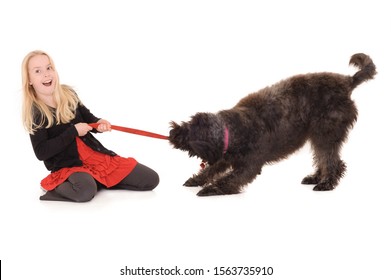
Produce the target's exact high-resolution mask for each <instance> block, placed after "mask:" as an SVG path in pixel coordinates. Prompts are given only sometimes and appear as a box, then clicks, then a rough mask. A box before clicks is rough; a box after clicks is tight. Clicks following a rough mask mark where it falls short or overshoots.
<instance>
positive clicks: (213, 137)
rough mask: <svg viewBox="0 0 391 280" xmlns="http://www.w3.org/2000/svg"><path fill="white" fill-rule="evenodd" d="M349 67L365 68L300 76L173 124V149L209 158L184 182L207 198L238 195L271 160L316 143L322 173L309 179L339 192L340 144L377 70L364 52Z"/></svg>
mask: <svg viewBox="0 0 391 280" xmlns="http://www.w3.org/2000/svg"><path fill="white" fill-rule="evenodd" d="M350 64H352V65H354V66H356V67H358V68H359V71H358V72H357V73H356V74H354V75H353V76H346V75H341V74H336V73H326V72H324V73H310V74H306V75H297V76H293V77H291V78H288V79H286V80H283V81H281V82H279V83H276V84H274V85H272V86H270V87H266V88H264V89H262V90H260V91H258V92H255V93H252V94H250V95H248V96H247V97H245V98H243V99H242V100H240V101H239V103H238V104H237V105H236V106H234V107H233V108H232V109H230V110H223V111H220V112H218V113H217V114H212V113H197V114H196V115H194V116H192V118H191V120H190V121H189V122H182V123H181V125H179V124H177V123H175V122H171V128H172V129H171V131H170V136H169V141H170V143H171V144H172V145H173V147H174V148H176V149H180V150H183V151H187V152H188V153H189V156H190V157H193V156H197V157H199V158H201V159H203V160H204V161H206V162H208V163H209V164H208V166H207V167H206V168H205V169H202V170H201V171H200V172H199V173H198V174H197V175H194V176H193V177H191V178H190V179H188V180H187V181H186V182H185V184H184V185H185V186H202V187H203V189H202V190H201V191H199V192H198V195H200V196H207V195H222V194H236V193H239V192H240V191H241V189H242V188H243V187H244V186H245V185H247V184H249V183H251V182H252V181H253V180H254V179H255V177H256V176H257V175H258V174H260V172H261V170H262V166H263V165H264V164H267V163H272V162H277V161H279V160H281V159H284V158H286V157H287V156H288V155H290V154H292V153H293V152H294V151H296V150H298V149H299V148H300V147H302V146H303V145H304V143H306V141H309V142H310V143H311V146H312V149H313V154H314V165H315V167H316V171H315V173H314V174H313V175H309V176H307V177H305V178H304V179H303V181H302V184H314V185H316V186H315V187H314V190H316V191H327V190H332V189H334V188H335V187H336V186H337V184H338V182H339V179H340V178H341V177H342V176H343V174H344V172H345V169H346V166H345V163H344V162H343V161H342V160H341V159H340V149H341V146H342V144H343V142H344V141H345V140H346V139H347V136H348V133H349V130H350V129H351V128H352V127H353V125H354V123H355V121H356V120H357V115H358V112H357V108H356V106H355V104H354V102H353V101H352V100H351V98H350V97H351V94H352V91H353V89H354V88H355V87H356V86H358V85H359V84H361V83H362V82H364V81H367V80H370V79H373V78H374V76H375V75H376V67H375V65H374V64H373V62H372V60H371V58H370V57H369V56H367V55H365V54H362V53H359V54H355V55H353V56H352V57H351V59H350ZM226 130H228V132H229V142H228V149H227V150H226V151H224V137H225V135H224V133H225V131H226ZM227 136H228V135H227Z"/></svg>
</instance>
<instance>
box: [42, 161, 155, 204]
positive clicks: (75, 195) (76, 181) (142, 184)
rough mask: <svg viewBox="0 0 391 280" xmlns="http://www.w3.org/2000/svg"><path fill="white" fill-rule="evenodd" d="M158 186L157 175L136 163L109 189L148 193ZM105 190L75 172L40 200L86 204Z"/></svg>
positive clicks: (83, 174) (88, 177) (102, 186)
mask: <svg viewBox="0 0 391 280" xmlns="http://www.w3.org/2000/svg"><path fill="white" fill-rule="evenodd" d="M158 184H159V175H158V174H157V173H156V172H155V171H154V170H152V169H151V168H149V167H147V166H145V165H142V164H141V163H138V164H137V165H136V167H135V168H134V169H133V170H132V172H131V173H130V174H129V175H128V176H126V177H125V178H124V179H123V180H122V181H121V182H119V183H118V184H117V185H115V186H113V187H111V188H110V189H124V190H133V191H150V190H153V189H154V188H155V187H156V186H157V185H158ZM101 188H105V186H104V185H102V184H101V183H99V182H97V181H96V180H95V179H94V178H93V177H92V176H91V175H90V174H88V173H85V172H76V173H73V174H72V175H70V176H69V178H68V179H67V180H66V181H65V182H64V183H62V184H60V185H59V186H57V187H56V188H55V189H54V190H52V191H48V192H46V194H44V195H43V196H41V197H40V199H41V200H54V201H73V202H87V201H90V200H91V199H93V198H94V196H95V195H96V193H97V192H98V190H99V189H101Z"/></svg>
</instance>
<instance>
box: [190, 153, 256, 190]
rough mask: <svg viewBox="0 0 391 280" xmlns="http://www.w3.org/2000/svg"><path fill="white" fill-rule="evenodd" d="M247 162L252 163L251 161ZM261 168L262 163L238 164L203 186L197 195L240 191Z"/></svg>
mask: <svg viewBox="0 0 391 280" xmlns="http://www.w3.org/2000/svg"><path fill="white" fill-rule="evenodd" d="M249 162H250V163H253V162H252V161H249ZM261 170H262V164H258V165H253V164H244V163H243V164H240V165H238V167H236V168H235V167H234V169H233V170H232V171H231V172H230V173H228V174H226V175H225V176H222V177H220V178H218V179H217V180H215V181H214V182H213V183H212V184H210V185H208V186H205V187H204V188H203V189H202V190H200V191H199V192H198V193H197V195H199V196H211V195H224V194H237V193H240V191H241V190H242V188H243V187H244V186H245V185H247V184H249V183H251V182H252V181H253V180H254V179H255V178H256V177H257V175H258V174H260V172H261Z"/></svg>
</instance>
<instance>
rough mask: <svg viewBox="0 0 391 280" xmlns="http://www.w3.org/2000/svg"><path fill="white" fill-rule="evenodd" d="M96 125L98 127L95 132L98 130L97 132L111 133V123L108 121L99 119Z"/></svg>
mask: <svg viewBox="0 0 391 280" xmlns="http://www.w3.org/2000/svg"><path fill="white" fill-rule="evenodd" d="M98 123H99V126H98V128H97V129H96V130H98V131H99V132H105V131H111V123H110V122H109V121H106V120H104V119H100V120H99V121H98Z"/></svg>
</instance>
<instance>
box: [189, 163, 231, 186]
mask: <svg viewBox="0 0 391 280" xmlns="http://www.w3.org/2000/svg"><path fill="white" fill-rule="evenodd" d="M229 167H230V165H229V163H228V162H226V161H224V160H220V161H218V162H216V163H214V164H212V165H207V166H206V167H205V168H204V169H201V170H200V172H198V174H194V175H193V176H192V177H190V178H189V179H188V180H187V181H186V182H185V183H184V184H183V185H184V186H186V187H198V186H201V187H202V186H205V185H207V184H210V183H211V182H212V181H213V180H214V179H215V178H216V177H217V176H218V175H219V174H221V173H224V172H226V170H227V169H228V168H229Z"/></svg>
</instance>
